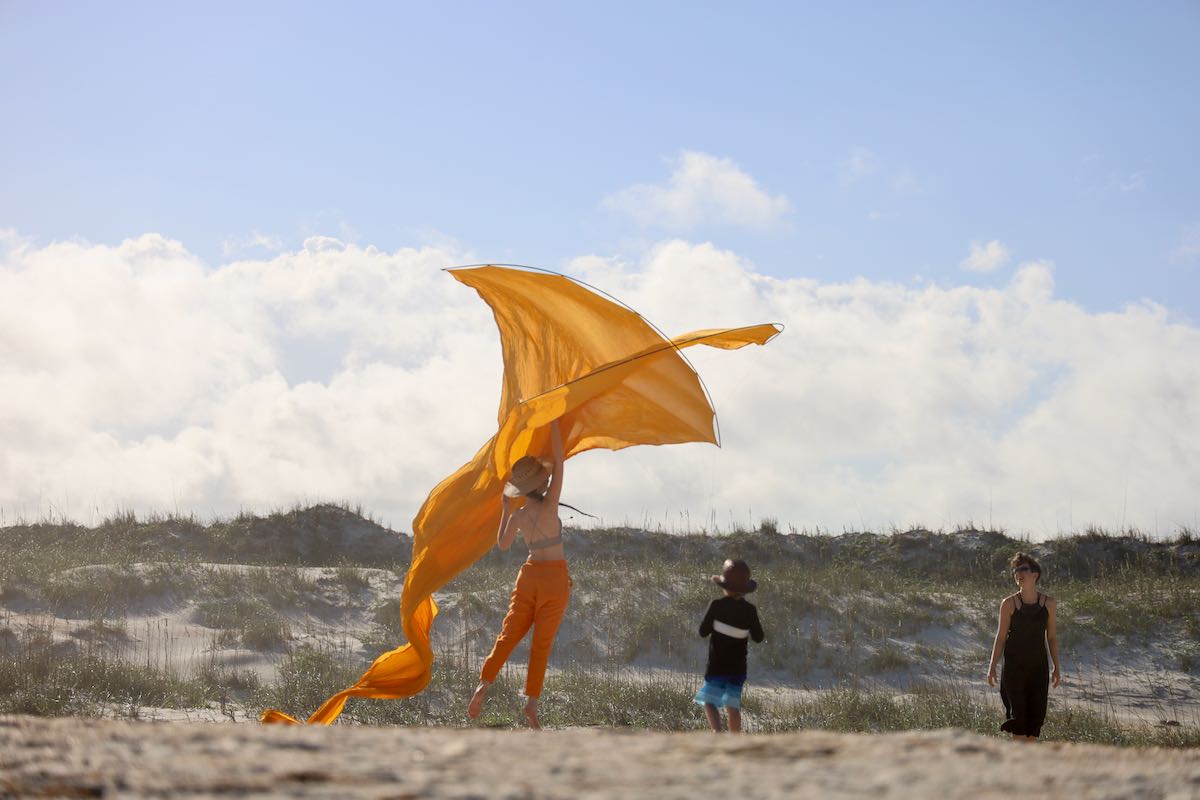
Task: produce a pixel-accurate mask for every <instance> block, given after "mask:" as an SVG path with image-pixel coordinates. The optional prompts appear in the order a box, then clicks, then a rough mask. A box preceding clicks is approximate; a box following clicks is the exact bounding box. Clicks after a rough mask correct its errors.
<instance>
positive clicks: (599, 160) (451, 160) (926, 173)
mask: <svg viewBox="0 0 1200 800" xmlns="http://www.w3.org/2000/svg"><path fill="white" fill-rule="evenodd" d="M1198 34H1200V4H1197V3H1195V2H1183V3H1170V2H1162V3H1154V4H1151V5H1135V4H1131V3H1123V4H1122V3H1052V4H1047V3H1003V4H1001V3H996V4H991V5H984V4H977V3H973V4H964V3H944V4H927V3H926V4H884V3H876V4H823V5H816V4H800V3H779V4H770V3H759V4H751V5H749V6H748V7H747V8H734V7H733V6H731V5H729V4H726V3H694V2H688V3H624V4H621V3H606V4H596V5H594V6H592V7H588V8H585V7H583V6H582V5H581V4H568V3H514V4H494V3H493V4H484V3H445V4H427V3H422V4H416V3H410V4H399V3H395V4H382V3H381V4H365V3H348V4H332V3H328V4H314V3H292V2H288V3H251V4H246V3H203V4H200V3H196V4H190V5H188V4H182V3H111V4H80V3H55V2H39V3H32V2H4V3H2V4H0V96H2V98H3V103H4V107H5V108H6V109H7V114H6V116H7V117H8V122H7V124H5V125H3V126H2V127H0V175H2V176H3V183H4V187H5V188H4V190H3V192H2V193H0V227H7V228H11V229H14V230H15V231H16V232H17V233H19V234H21V235H23V236H26V237H31V238H32V239H33V240H34V241H37V242H43V243H46V242H50V241H53V240H58V239H67V238H72V237H82V238H84V239H86V240H89V241H92V242H102V243H116V242H119V241H120V240H122V239H124V238H126V237H132V236H137V235H139V234H142V233H145V232H149V231H153V232H158V233H162V234H163V235H165V236H167V237H170V238H174V239H178V240H180V241H182V242H183V243H184V244H185V245H186V246H187V247H188V248H189V250H191V251H192V252H194V253H197V254H199V255H201V256H202V257H203V258H204V259H205V260H206V261H208V262H209V263H211V264H213V265H216V264H219V263H221V262H222V261H223V260H225V259H226V258H227V257H229V256H232V255H237V254H238V247H237V243H245V242H249V241H250V240H251V238H252V237H253V236H254V235H255V234H256V233H257V234H261V235H262V237H264V238H266V239H270V240H272V241H273V242H275V243H276V244H277V245H279V246H282V247H284V248H288V247H292V248H294V247H297V246H299V244H300V242H301V241H302V240H303V239H304V238H305V237H307V236H309V235H312V234H325V235H332V236H338V237H340V238H343V239H345V240H350V241H356V242H357V243H359V244H364V245H366V244H371V245H375V246H377V247H379V248H381V249H385V250H392V249H395V248H398V247H404V246H412V245H418V244H422V243H427V242H432V243H439V242H445V241H454V242H458V243H460V244H461V245H462V247H464V248H465V249H467V250H469V251H470V252H471V254H472V255H473V256H476V257H478V258H479V259H480V260H506V261H517V262H520V263H531V264H535V265H539V266H546V267H550V268H556V267H559V268H561V267H562V266H564V265H565V264H566V263H567V262H568V261H569V259H571V258H573V257H576V256H578V255H580V254H584V253H597V254H602V255H606V256H611V255H619V254H636V253H637V252H638V251H639V248H642V247H644V246H645V245H646V244H647V243H650V242H653V241H657V240H658V239H660V238H662V237H663V236H668V235H685V236H687V237H689V238H690V239H693V240H711V241H713V242H714V243H716V244H718V245H719V246H724V247H730V248H732V249H735V250H736V251H737V252H739V253H740V254H742V255H743V256H745V257H746V258H749V259H750V260H752V261H753V263H754V264H755V265H756V267H757V268H758V269H759V270H760V271H762V272H764V273H766V274H770V275H777V276H783V277H795V276H807V277H812V278H815V279H819V280H826V281H830V280H833V281H836V280H846V279H850V278H853V277H855V276H864V277H867V278H870V279H872V280H894V281H898V282H902V283H911V282H913V281H914V279H918V281H919V280H933V281H936V282H937V283H938V285H942V286H945V285H957V284H969V285H988V284H989V283H997V282H999V281H1000V280H1002V278H1000V277H997V276H994V275H989V274H986V273H968V272H964V270H963V269H962V268H961V267H960V264H961V262H962V261H963V259H964V258H966V257H967V253H968V246H969V243H970V242H972V241H976V242H980V243H986V242H989V241H998V242H999V243H1001V244H1002V246H1003V247H1004V249H1005V251H1006V252H1007V253H1008V254H1009V257H1010V260H1011V262H1012V263H1017V262H1020V261H1028V260H1048V261H1051V262H1053V264H1054V276H1055V280H1056V287H1057V292H1058V294H1059V295H1060V296H1063V297H1065V298H1067V299H1070V300H1073V301H1075V302H1078V303H1081V304H1082V305H1084V306H1085V307H1086V308H1088V309H1091V310H1109V309H1119V308H1120V307H1122V306H1123V305H1124V304H1126V303H1129V302H1136V301H1138V300H1141V299H1143V298H1148V299H1151V300H1154V301H1156V302H1159V303H1162V304H1164V305H1166V306H1167V307H1168V308H1170V309H1172V310H1173V311H1175V312H1177V313H1179V314H1181V315H1183V316H1184V317H1185V318H1187V319H1191V320H1195V319H1196V318H1197V317H1198V316H1200V227H1198V226H1200V191H1197V188H1196V187H1197V186H1198V185H1200V156H1198V155H1197V147H1196V145H1195V142H1196V141H1197V140H1198V139H1200V103H1197V102H1196V101H1195V98H1196V97H1197V95H1198V91H1197V90H1198V88H1200V87H1198V86H1197V83H1198V76H1200V47H1198V46H1197V39H1198ZM685 152H700V153H705V154H709V155H711V156H713V157H714V158H718V159H727V160H729V161H731V162H732V163H733V164H735V165H736V167H737V168H738V169H740V170H742V171H744V172H745V173H746V174H748V175H749V176H752V177H753V179H754V180H755V181H756V182H757V185H758V186H759V187H760V188H761V190H762V191H763V192H765V193H767V194H769V195H770V196H779V197H783V198H786V202H787V211H786V213H784V214H782V215H779V217H778V218H777V219H775V220H773V222H772V224H770V225H766V226H755V227H752V228H749V229H748V228H747V227H746V226H744V225H738V224H730V223H728V222H727V221H723V220H722V219H720V218H716V219H708V220H706V221H701V222H699V223H696V224H688V225H684V224H679V223H675V224H672V223H670V222H664V221H662V220H659V221H658V222H653V221H650V222H647V221H646V220H638V219H636V218H633V217H632V216H631V215H630V214H623V213H619V212H617V211H614V210H613V209H612V208H611V207H610V206H608V205H606V204H605V203H604V198H606V197H609V196H611V195H613V194H614V193H617V192H620V191H621V190H622V189H624V188H626V187H629V186H631V185H636V184H662V183H664V182H666V181H667V180H668V178H669V176H670V174H671V172H672V169H673V166H672V165H673V164H675V163H677V161H678V159H679V158H680V156H681V154H682V153H685ZM231 243H232V244H231ZM918 276H919V277H918Z"/></svg>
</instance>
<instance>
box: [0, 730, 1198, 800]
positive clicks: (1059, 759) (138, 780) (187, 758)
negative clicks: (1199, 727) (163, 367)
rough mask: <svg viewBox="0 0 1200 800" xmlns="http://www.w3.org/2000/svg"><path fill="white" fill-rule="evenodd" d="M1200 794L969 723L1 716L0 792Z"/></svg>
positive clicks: (1171, 768)
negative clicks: (456, 725)
mask: <svg viewBox="0 0 1200 800" xmlns="http://www.w3.org/2000/svg"><path fill="white" fill-rule="evenodd" d="M1030 792H1032V795H1030V796H1038V797H1061V798H1139V797H1145V798H1172V799H1173V800H1174V799H1178V800H1182V799H1183V798H1200V751H1196V750H1167V749H1134V748H1109V747H1102V746H1097V745H1075V744H1063V743H1044V744H1036V745H1025V744H1020V743H1014V742H1010V741H1006V740H1003V739H999V738H989V737H984V736H979V735H976V734H970V733H965V732H963V731H955V730H941V731H909V732H905V733H890V734H842V733H830V732H825V731H804V732H798V733H789V734H772V735H761V736H756V735H746V736H728V735H726V736H715V735H713V734H711V733H657V732H642V731H624V730H599V729H568V730H561V731H548V732H545V733H542V734H537V733H533V732H528V731H500V730H482V729H447V728H368V727H351V726H335V727H330V728H323V727H312V728H305V727H301V728H290V727H282V726H258V725H215V724H203V723H201V724H170V723H147V722H128V721H112V720H92V719H71V718H64V719H44V718H37V717H20V716H5V717H0V797H26V796H68V797H122V798H126V797H131V798H139V797H168V796H179V795H193V796H210V795H218V794H219V795H223V796H227V797H229V796H232V797H239V796H243V797H331V796H333V797H347V798H358V797H363V798H367V797H372V798H378V797H391V798H411V799H412V800H416V798H461V799H464V800H465V799H466V798H489V799H492V798H495V799H496V800H503V799H505V798H511V799H512V800H517V799H518V798H539V799H541V798H545V799H546V800H550V799H552V798H555V799H556V798H564V799H565V798H581V799H582V798H586V799H588V800H599V799H600V798H622V800H627V798H631V797H653V798H681V799H682V798H688V800H691V798H695V797H704V796H714V797H722V796H724V797H738V798H818V797H820V798H849V797H900V796H905V797H908V796H928V797H971V798H973V799H975V798H1001V797H1004V798H1009V797H1013V796H1018V795H1022V794H1029V793H1030Z"/></svg>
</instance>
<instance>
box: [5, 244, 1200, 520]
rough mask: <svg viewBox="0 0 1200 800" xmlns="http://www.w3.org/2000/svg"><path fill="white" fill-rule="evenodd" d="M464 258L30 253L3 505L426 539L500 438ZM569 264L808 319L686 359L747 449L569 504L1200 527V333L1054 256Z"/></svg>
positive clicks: (309, 248)
mask: <svg viewBox="0 0 1200 800" xmlns="http://www.w3.org/2000/svg"><path fill="white" fill-rule="evenodd" d="M460 255H461V254H459V253H455V252H448V251H444V250H438V249H432V248H426V249H421V250H401V251H397V252H394V253H384V252H379V251H377V250H374V249H373V248H365V249H364V248H360V247H356V246H353V245H346V244H344V243H342V242H340V241H338V240H334V239H328V238H326V239H310V240H309V242H308V243H307V244H306V246H305V247H304V248H302V249H301V250H299V251H296V252H287V253H282V254H280V255H278V256H275V257H272V258H269V259H260V260H242V261H237V262H234V263H230V264H226V265H223V266H220V267H218V268H215V269H204V268H202V266H201V265H200V264H199V262H198V261H197V260H196V259H195V258H194V257H193V256H192V255H191V254H189V253H188V252H187V251H186V250H185V249H184V248H183V246H182V245H180V244H179V243H177V242H172V241H169V240H166V239H163V238H162V237H160V236H156V235H146V236H142V237H140V238H138V239H134V240H130V241H126V242H123V243H121V244H120V245H118V246H115V247H106V246H93V245H85V244H78V243H74V244H54V245H50V246H46V247H40V248H34V247H31V246H29V245H28V244H22V245H20V246H18V247H16V248H15V249H13V250H11V251H9V253H8V255H6V256H3V257H0V351H3V352H4V353H5V355H6V357H5V359H3V360H0V385H3V386H4V387H5V391H4V392H2V393H0V441H2V442H3V445H4V446H3V447H2V448H0V507H2V508H3V514H4V518H5V519H6V520H7V521H11V520H12V519H13V518H14V517H15V516H17V515H19V514H25V515H26V516H37V515H38V514H39V513H45V511H46V510H47V509H48V508H49V505H50V504H53V506H54V508H55V509H56V510H57V511H59V512H62V513H67V514H69V515H71V516H74V517H75V518H77V519H80V520H82V521H84V522H88V521H90V520H91V519H92V518H93V515H94V511H95V509H99V510H100V513H106V512H108V511H111V510H112V509H114V508H118V507H122V508H132V509H136V510H141V511H150V510H169V509H175V508H178V509H181V510H184V511H189V510H191V511H196V512H198V513H200V514H202V515H207V514H210V513H218V514H231V513H234V512H236V511H238V510H239V509H243V508H245V509H257V510H268V509H272V508H279V507H285V506H288V505H290V504H291V503H293V502H296V501H306V500H307V501H315V500H321V499H334V500H348V501H350V502H352V503H362V504H363V506H364V507H365V508H367V509H369V510H371V511H372V512H374V513H376V514H377V515H379V516H381V517H382V518H384V519H385V520H386V521H388V522H390V523H391V524H393V525H395V526H397V527H399V528H402V529H407V528H408V525H409V521H410V520H411V518H412V516H413V514H414V513H415V511H416V509H417V507H418V506H419V504H420V503H421V501H422V500H423V499H424V497H425V495H426V493H427V492H428V491H429V489H431V488H432V487H433V486H434V484H436V483H437V481H439V480H440V479H441V478H442V477H444V476H445V475H446V474H448V473H450V472H451V471H452V470H453V469H455V468H457V467H458V466H459V465H460V464H462V463H463V462H465V461H467V460H468V459H469V458H470V457H471V455H472V454H473V453H474V452H475V449H476V448H477V447H478V446H479V445H480V444H481V443H482V442H483V441H485V440H486V439H487V437H488V436H490V435H491V434H492V433H493V432H494V426H495V411H496V403H497V402H498V392H499V380H500V364H499V346H498V342H497V340H496V335H495V329H494V323H493V321H492V319H491V314H490V312H489V311H488V309H487V307H486V306H485V305H484V304H483V303H481V302H480V301H479V299H478V297H477V296H476V295H475V293H474V292H472V291H470V290H469V289H467V288H465V287H463V286H461V285H460V284H458V283H457V282H456V281H454V280H453V279H452V278H451V277H450V276H448V275H446V274H444V273H443V272H442V271H441V268H442V267H444V266H447V265H448V264H452V263H456V262H458V261H459V259H460ZM568 271H569V272H572V273H575V274H577V275H578V276H579V277H581V278H583V279H585V280H588V281H589V282H591V283H594V284H595V285H597V286H599V287H601V288H603V289H605V290H606V291H609V292H611V293H613V294H614V295H616V296H617V297H619V298H621V299H622V300H624V301H626V302H627V303H629V304H630V305H631V306H633V307H634V308H637V309H638V310H639V311H641V312H642V313H644V314H645V315H646V316H647V317H648V318H649V319H650V320H651V321H653V322H655V323H656V324H658V325H659V326H660V327H662V328H663V329H664V330H665V331H667V332H669V333H678V332H683V331H686V330H690V329H693V328H698V327H708V326H719V325H740V324H746V323H751V322H762V321H779V322H783V323H785V324H786V325H787V326H788V327H787V330H786V331H785V332H784V334H783V335H782V336H780V337H779V338H777V339H776V340H775V341H774V342H772V343H771V344H770V345H768V346H767V347H765V348H761V349H760V348H750V349H748V350H744V351H740V352H736V353H729V352H722V351H710V350H706V349H705V348H693V349H692V350H689V351H688V357H689V358H690V359H691V360H692V362H693V363H694V364H695V365H696V366H697V368H698V369H699V370H700V372H701V375H702V376H703V377H704V380H705V382H706V384H707V386H708V388H709V391H710V393H711V394H712V397H713V399H714V402H715V403H716V406H717V409H718V411H719V412H720V423H721V431H722V435H723V441H724V448H723V449H721V450H718V449H716V448H712V447H708V446H702V445H687V446H682V447H663V448H635V449H632V450H628V451H624V452H620V453H610V452H602V451H598V452H592V453H587V454H585V455H583V456H581V457H580V458H579V459H576V460H572V462H571V463H570V465H569V474H568V483H567V488H566V492H565V499H566V500H567V502H571V503H573V504H575V505H578V506H580V507H581V508H584V509H585V510H588V511H591V512H592V513H596V514H599V515H601V516H602V517H603V518H604V519H605V520H606V521H607V522H610V523H620V522H624V521H629V522H631V523H634V524H650V525H663V526H665V527H675V528H679V529H681V528H685V527H693V528H694V527H697V526H700V525H707V526H709V527H711V526H713V525H714V524H715V525H716V526H718V527H721V528H725V529H727V528H729V527H730V526H732V525H734V524H741V525H746V524H752V523H756V522H757V521H758V519H759V518H761V517H766V516H772V517H777V518H778V519H779V520H780V522H781V524H784V525H787V524H793V525H796V526H809V527H812V526H815V525H820V526H822V527H825V528H832V529H834V530H840V529H841V527H842V526H843V525H848V526H854V527H858V526H860V525H861V524H863V523H864V522H865V523H866V524H867V525H868V526H872V527H877V528H879V527H886V526H888V525H892V524H895V525H901V526H902V525H906V524H910V523H918V524H925V525H930V526H935V527H937V526H953V525H955V524H958V523H965V522H968V521H972V520H973V521H974V522H976V523H980V524H986V523H987V522H988V516H989V513H990V514H991V517H992V519H993V521H994V522H995V523H996V524H998V525H1006V526H1008V527H1009V528H1010V529H1012V530H1015V531H1018V532H1021V531H1028V532H1029V533H1031V534H1032V535H1034V536H1035V537H1036V536H1045V535H1052V534H1054V533H1055V532H1056V531H1057V530H1060V529H1065V528H1067V527H1068V526H1069V525H1071V524H1073V525H1074V527H1076V528H1080V527H1082V526H1084V525H1087V524H1089V523H1097V524H1100V525H1104V526H1108V527H1116V526H1118V525H1120V524H1121V523H1122V522H1125V523H1126V524H1131V525H1136V526H1140V527H1142V528H1144V529H1147V530H1151V531H1153V530H1154V526H1155V524H1156V520H1157V521H1158V524H1159V525H1160V527H1161V528H1163V529H1167V528H1169V527H1171V526H1174V525H1178V524H1183V523H1186V524H1194V515H1195V513H1196V507H1195V500H1194V487H1195V486H1196V485H1197V484H1200V457H1198V456H1197V454H1196V453H1195V452H1194V448H1189V447H1188V444H1189V443H1191V442H1194V441H1200V413H1197V410H1196V408H1195V403H1194V402H1192V398H1194V397H1196V396H1197V394H1198V393H1200V329H1197V328H1196V327H1193V326H1190V325H1186V324H1182V323H1180V322H1177V321H1175V320H1173V319H1171V318H1170V317H1169V316H1168V314H1167V313H1166V312H1165V311H1164V310H1163V309H1162V308H1160V307H1158V306H1155V305H1151V304H1143V305H1135V306H1130V307H1129V308H1126V309H1125V310H1123V311H1121V312H1119V313H1104V314H1091V313H1088V312H1086V311H1084V310H1083V309H1081V308H1079V307H1077V306H1075V305H1072V304H1070V303H1067V302H1063V301H1061V300H1058V299H1056V298H1055V297H1054V282H1053V279H1052V277H1051V274H1050V267H1049V265H1047V264H1044V263H1028V264H1023V265H1021V266H1020V268H1018V270H1017V271H1016V273H1015V274H1014V276H1013V277H1012V279H1011V280H1010V281H1009V283H1008V284H1007V285H1005V286H1002V287H999V288H992V289H981V288H973V287H958V288H948V289H947V288H938V287H936V286H915V287H914V286H903V285H899V284H891V283H874V282H871V281H867V280H861V279H860V280H856V281H853V282H849V283H835V284H831V283H821V282H818V281H814V280H781V279H776V278H770V277H767V276H763V275H760V274H758V273H757V272H756V271H755V270H754V267H753V265H751V264H749V263H747V262H746V261H745V260H744V259H742V258H740V257H738V256H737V255H736V254H734V253H731V252H728V251H723V250H719V249H717V248H715V247H713V246H711V245H705V244H700V245H698V244H693V243H689V242H686V241H681V240H674V241H668V242H663V243H661V244H660V245H659V246H657V247H656V248H654V249H653V251H652V252H651V253H650V254H648V255H647V256H646V258H645V259H644V260H643V261H640V262H636V263H630V262H625V261H622V260H620V259H606V258H600V257H595V256H592V257H588V258H581V259H578V260H577V261H575V262H573V263H572V264H570V265H569V268H568ZM1126 497H1127V498H1128V500H1127V501H1126V500H1125V498H1126Z"/></svg>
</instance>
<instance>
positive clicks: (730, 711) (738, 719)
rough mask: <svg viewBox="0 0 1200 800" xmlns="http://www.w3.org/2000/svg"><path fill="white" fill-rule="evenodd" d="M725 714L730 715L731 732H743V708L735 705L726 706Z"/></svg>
mask: <svg viewBox="0 0 1200 800" xmlns="http://www.w3.org/2000/svg"><path fill="white" fill-rule="evenodd" d="M725 716H727V717H729V732H730V733H741V732H742V710H741V709H740V708H734V707H733V706H725Z"/></svg>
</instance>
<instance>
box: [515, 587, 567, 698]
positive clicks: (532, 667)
mask: <svg viewBox="0 0 1200 800" xmlns="http://www.w3.org/2000/svg"><path fill="white" fill-rule="evenodd" d="M539 577H540V580H539V581H538V586H537V606H536V608H535V610H534V612H533V638H532V639H530V641H529V670H528V672H526V674H525V696H526V697H531V698H536V697H539V696H540V695H541V693H542V683H543V682H544V681H545V678H546V666H547V665H548V664H549V663H550V651H551V650H552V649H553V648H554V636H555V634H557V633H558V626H559V624H560V623H561V622H562V618H563V614H564V613H565V612H566V610H567V603H568V601H569V600H570V599H571V586H570V578H569V577H568V576H567V573H566V570H565V569H564V570H563V571H561V572H559V571H557V570H556V571H553V572H549V571H547V573H546V574H542V575H540V576H539ZM534 706H535V708H536V703H535V704H534Z"/></svg>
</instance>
